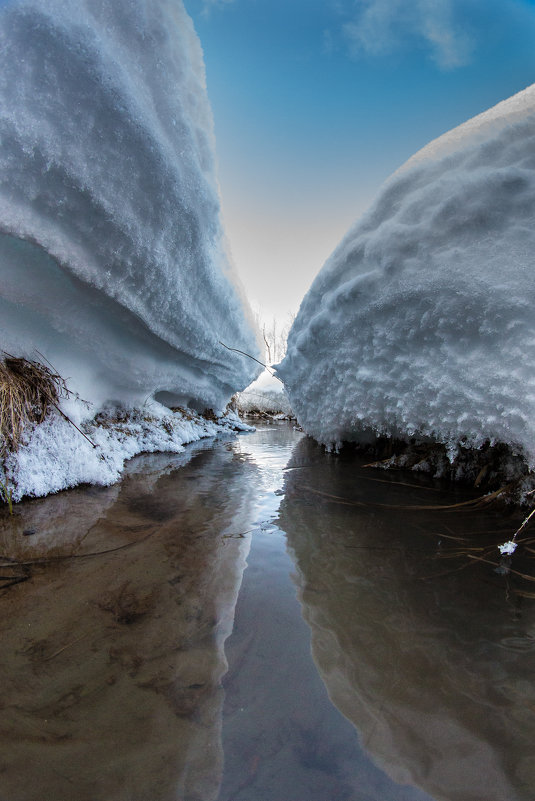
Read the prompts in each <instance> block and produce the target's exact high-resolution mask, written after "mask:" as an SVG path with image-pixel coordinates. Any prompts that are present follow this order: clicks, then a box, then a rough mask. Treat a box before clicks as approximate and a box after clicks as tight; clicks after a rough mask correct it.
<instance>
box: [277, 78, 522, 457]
mask: <svg viewBox="0 0 535 801" xmlns="http://www.w3.org/2000/svg"><path fill="white" fill-rule="evenodd" d="M534 253H535V86H531V87H529V88H528V89H526V90H524V91H523V92H520V93H519V94H518V95H515V96H514V97H512V98H510V99H509V100H506V101H504V102H502V103H500V104H499V105H497V106H496V107H495V108H492V109H490V111H487V112H485V113H483V114H481V115H479V116H477V117H475V118H474V119H472V120H470V121H469V122H467V123H465V124H464V125H461V126H459V127H458V128H456V129H454V130H453V131H451V132H450V133H447V134H445V135H444V136H442V137H440V138H439V139H437V140H436V141H434V142H432V143H431V144H429V145H428V146H427V147H425V148H424V149H423V150H421V151H420V152H419V153H417V154H416V155H415V156H413V157H412V158H411V159H410V160H409V161H408V162H407V163H406V164H405V165H404V166H403V167H402V168H401V169H400V170H398V171H397V172H396V173H394V175H393V176H392V177H391V178H390V179H389V180H388V181H387V183H386V184H385V185H384V187H383V188H382V190H381V191H380V193H379V195H378V197H377V199H376V201H375V203H374V204H373V205H372V207H371V208H370V210H369V211H368V212H367V213H366V214H365V215H364V216H363V217H362V218H361V219H360V220H358V221H357V223H356V224H355V225H354V226H353V228H352V229H351V230H350V231H349V232H348V234H347V235H346V237H345V238H344V239H343V240H342V242H341V244H340V245H339V246H338V247H337V249H336V250H335V251H334V253H333V254H332V256H331V257H330V258H329V260H328V261H327V262H326V264H325V265H324V267H323V269H322V270H321V272H320V273H319V275H318V276H317V278H316V279H315V281H314V283H313V284H312V287H311V288H310V290H309V292H308V294H307V295H306V297H305V299H304V301H303V303H302V305H301V308H300V311H299V314H298V316H297V319H296V321H295V323H294V326H293V328H292V330H291V332H290V336H289V342H288V352H287V356H286V358H285V359H284V360H283V362H282V363H281V365H280V366H279V368H278V374H279V375H280V376H281V377H282V378H283V379H284V382H285V385H286V389H287V391H288V394H289V397H290V403H291V405H292V408H293V410H294V412H295V413H296V415H297V418H298V420H299V422H300V423H301V425H302V426H303V427H304V429H305V430H306V431H307V432H308V433H309V434H311V435H312V436H313V437H315V438H316V439H317V440H318V441H320V442H322V443H324V444H326V445H335V444H337V443H340V442H342V441H351V440H358V439H363V438H367V437H368V436H372V435H375V434H376V433H380V434H386V435H389V436H396V437H401V438H405V439H406V438H407V437H411V436H413V435H420V436H422V437H431V438H433V439H438V440H440V441H442V442H446V443H449V444H451V445H452V446H455V445H456V444H457V443H459V442H460V441H464V442H465V443H467V444H469V445H471V446H473V447H477V446H479V445H480V444H482V443H483V442H484V441H486V440H487V439H488V440H491V441H502V442H505V443H509V444H512V445H513V446H520V447H521V448H522V449H523V450H524V453H525V454H526V455H527V457H528V460H529V462H530V464H531V466H533V465H534V464H535V375H534V372H533V365H534V364H535V314H534V309H535V281H534V276H533V264H534V262H533V259H534Z"/></svg>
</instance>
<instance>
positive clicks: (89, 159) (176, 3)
mask: <svg viewBox="0 0 535 801" xmlns="http://www.w3.org/2000/svg"><path fill="white" fill-rule="evenodd" d="M214 162H215V159H214V142H213V126H212V117H211V112H210V108H209V104H208V100H207V96H206V90H205V75H204V66H203V59H202V52H201V48H200V45H199V42H198V39H197V36H196V34H195V32H194V30H193V26H192V22H191V20H190V18H189V17H188V16H187V14H186V12H185V10H184V8H183V5H182V3H181V0H135V2H134V1H133V0H47V2H46V3H43V2H42V0H11V1H10V2H8V3H7V4H6V3H1V4H0V348H1V349H4V350H6V351H7V352H9V353H11V354H13V355H15V356H25V357H27V358H30V359H37V360H39V361H42V359H41V358H40V355H39V354H43V356H44V357H45V358H46V359H47V360H48V361H49V362H51V363H52V364H53V366H54V368H55V369H56V370H57V371H58V372H59V373H60V374H61V375H62V376H63V377H64V378H66V379H68V385H69V387H70V389H72V390H74V391H75V392H78V393H79V394H80V395H81V396H82V397H83V398H84V399H85V400H88V401H90V402H92V403H93V404H94V406H93V413H94V411H95V410H98V408H100V407H101V406H102V405H103V404H104V403H106V402H116V401H118V402H119V403H121V404H123V405H127V406H134V405H140V404H142V403H143V402H144V401H145V400H146V399H147V398H148V397H151V396H153V397H155V398H156V399H157V400H158V401H160V402H162V403H165V404H167V405H169V406H175V405H182V406H187V405H190V406H191V407H193V408H195V409H198V410H203V409H204V408H213V409H215V410H221V409H222V408H223V407H224V406H225V404H226V402H227V401H228V399H229V398H230V396H231V395H232V394H233V393H234V392H235V391H236V390H241V389H243V388H244V387H246V386H247V385H248V384H249V383H250V382H251V381H252V380H253V379H254V378H255V376H256V375H257V374H258V372H259V370H258V369H257V367H256V365H255V363H254V362H253V361H251V360H249V359H245V358H244V357H243V356H241V355H239V354H237V353H233V352H231V351H229V350H226V349H225V348H223V347H222V346H221V345H220V344H219V341H220V340H221V341H223V342H225V343H226V344H228V345H229V346H231V347H234V348H238V349H241V350H244V351H247V352H249V353H252V354H257V355H258V346H257V340H256V335H255V333H254V327H253V325H252V324H251V323H250V322H249V318H250V315H249V312H248V311H247V305H246V303H244V301H243V299H242V292H241V289H240V288H239V286H238V285H237V282H236V280H235V278H234V275H233V273H232V269H231V266H230V263H229V258H228V255H227V251H226V244H225V239H224V236H223V232H222V227H221V222H220V208H219V196H218V186H217V181H216V175H215V166H214Z"/></svg>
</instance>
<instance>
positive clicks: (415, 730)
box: [279, 439, 535, 801]
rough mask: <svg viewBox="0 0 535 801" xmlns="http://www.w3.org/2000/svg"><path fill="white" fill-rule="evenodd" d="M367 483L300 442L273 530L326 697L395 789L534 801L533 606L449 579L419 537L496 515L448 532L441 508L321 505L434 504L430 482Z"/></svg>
mask: <svg viewBox="0 0 535 801" xmlns="http://www.w3.org/2000/svg"><path fill="white" fill-rule="evenodd" d="M374 477H375V478H377V474H376V473H374V474H373V477H372V476H370V472H369V471H365V470H363V469H362V468H361V467H360V466H359V465H358V464H356V463H355V460H354V459H353V457H344V456H343V455H342V456H339V457H337V456H332V457H329V456H328V455H327V456H326V455H325V454H324V453H323V452H322V451H321V449H319V448H318V447H317V446H315V445H314V443H312V442H311V441H310V440H308V439H303V440H301V442H300V443H299V444H298V445H297V446H296V448H295V450H294V454H293V459H292V462H291V463H290V465H289V469H288V470H287V481H286V495H285V498H284V499H283V501H282V505H281V510H280V519H279V525H280V526H281V528H283V529H284V530H285V531H286V533H287V537H288V543H289V547H290V549H291V551H292V553H293V555H294V558H295V562H296V565H297V568H298V576H297V579H296V580H297V582H298V586H299V594H300V598H301V602H302V606H303V613H304V616H305V618H306V620H307V622H308V624H309V625H310V627H311V631H312V647H313V655H314V659H315V662H316V664H317V666H318V668H319V670H320V673H321V675H322V678H323V680H324V682H325V684H326V687H327V689H328V692H329V695H330V697H331V699H332V700H333V701H334V703H335V704H336V705H337V707H338V708H339V709H340V710H341V711H342V712H343V714H344V715H345V716H346V717H347V718H348V719H349V720H350V721H352V723H353V724H354V725H355V727H356V728H357V730H358V732H359V736H360V739H361V742H362V744H363V745H364V747H365V748H366V749H367V750H368V751H369V752H370V754H371V755H372V756H373V758H374V760H375V761H376V762H377V764H378V765H380V766H381V767H382V768H383V769H384V770H385V771H386V772H387V773H388V774H389V775H390V776H391V777H392V778H393V779H394V780H395V781H396V782H399V783H406V784H411V785H414V786H417V787H420V788H422V789H423V790H425V791H426V792H427V793H429V794H430V795H432V796H433V798H435V799H437V801H482V800H483V799H485V801H505V799H507V801H520V800H521V801H531V799H533V797H534V796H535V763H534V761H533V757H532V752H533V741H534V739H535V687H534V685H533V675H534V671H535V652H534V648H533V646H534V644H535V616H534V609H533V606H526V607H525V608H523V609H520V608H519V606H518V604H516V603H513V602H512V601H509V600H508V599H507V597H506V594H505V592H504V591H502V589H501V588H500V584H499V582H500V581H501V579H500V578H499V577H498V576H496V574H495V573H492V571H491V572H489V569H488V568H487V569H483V570H481V569H468V570H461V571H454V572H449V571H447V570H446V569H445V566H444V563H441V562H440V561H439V560H436V558H435V556H436V537H435V538H429V537H426V536H425V534H426V532H428V531H436V530H437V526H438V525H441V526H446V528H443V530H445V531H452V527H453V529H455V527H456V526H457V527H458V528H460V529H462V530H466V529H467V528H468V529H470V530H472V531H474V530H475V529H477V528H478V527H480V528H481V529H484V528H485V526H486V527H487V528H488V527H496V525H497V520H496V519H495V518H493V517H492V514H491V515H490V516H487V517H485V518H484V517H483V513H481V512H480V513H478V514H477V516H474V514H472V515H471V516H470V515H460V514H456V515H455V516H452V515H451V514H450V517H449V518H448V520H447V525H446V522H445V521H444V518H443V517H442V518H441V519H440V520H438V519H437V515H436V513H435V515H434V516H433V517H431V516H430V515H428V514H426V513H423V512H413V513H408V512H403V513H402V512H399V511H397V512H394V511H390V512H389V511H387V510H384V509H378V508H373V507H362V508H357V507H355V506H347V505H343V504H341V503H337V502H335V501H334V500H333V499H329V498H328V495H332V496H338V497H344V498H351V499H357V500H360V501H366V502H372V503H373V502H374V501H378V502H381V503H388V504H393V505H395V504H396V503H409V502H411V503H431V502H433V503H440V502H441V501H440V498H441V495H440V492H439V491H438V489H437V487H434V486H430V487H429V489H427V488H426V487H425V486H422V489H421V490H419V489H418V488H413V489H407V487H401V486H399V485H396V484H391V486H388V483H387V484H384V483H382V482H383V481H386V482H389V481H390V478H389V477H388V476H387V475H386V474H381V475H380V477H379V478H380V480H381V483H378V482H377V481H374ZM411 481H412V479H411ZM414 482H415V483H416V482H417V479H414ZM424 484H425V480H424ZM318 491H321V493H322V494H319V492H318ZM432 492H435V493H438V494H437V495H436V496H435V498H436V500H435V498H434V499H433V501H431V500H430V493H432ZM409 493H412V499H411V498H410V495H409ZM445 500H446V502H448V500H447V498H445ZM449 500H450V502H451V497H450V499H449ZM446 567H447V565H446ZM433 574H441V575H439V576H438V575H437V577H436V578H434V579H432V580H429V576H430V575H433Z"/></svg>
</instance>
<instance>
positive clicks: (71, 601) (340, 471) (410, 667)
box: [0, 423, 535, 801]
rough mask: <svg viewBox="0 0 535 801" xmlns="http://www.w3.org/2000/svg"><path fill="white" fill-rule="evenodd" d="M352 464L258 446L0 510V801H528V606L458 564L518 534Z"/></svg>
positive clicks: (247, 441) (277, 444) (285, 442)
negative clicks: (464, 547) (464, 546)
mask: <svg viewBox="0 0 535 801" xmlns="http://www.w3.org/2000/svg"><path fill="white" fill-rule="evenodd" d="M365 465H366V460H365V459H362V458H359V457H358V456H356V455H355V453H354V452H352V451H343V452H342V453H340V454H328V453H325V451H324V450H323V449H322V448H320V447H319V446H317V445H316V444H315V443H314V442H313V441H312V440H310V439H309V438H307V437H305V436H304V435H303V434H302V433H300V432H299V431H296V430H295V429H294V428H293V426H291V425H289V424H286V423H280V424H272V425H263V426H261V427H259V428H258V430H257V431H256V432H255V433H253V434H246V435H240V436H238V437H232V438H230V437H229V438H228V439H220V440H217V441H216V442H212V441H210V442H202V443H197V444H195V445H192V446H190V447H188V448H187V449H186V450H185V452H184V453H182V454H179V455H177V456H172V455H171V456H170V455H169V454H156V455H150V456H149V455H147V456H141V457H138V458H136V459H134V460H132V461H131V462H130V464H129V465H128V469H127V471H126V474H125V477H124V479H123V481H122V482H121V483H120V484H117V485H114V486H112V487H108V488H95V487H85V488H78V489H75V490H72V491H68V492H64V493H60V494H58V495H56V496H52V497H49V498H45V499H41V500H34V501H29V502H25V503H22V504H20V505H19V506H18V507H17V509H16V514H15V515H14V516H13V517H9V515H8V514H7V511H6V510H3V511H2V513H1V517H0V538H1V539H0V542H1V553H2V556H3V560H2V565H3V567H2V571H1V572H2V575H3V578H2V581H1V583H0V589H1V588H2V587H3V589H2V590H1V592H0V604H1V606H2V615H1V616H0V628H1V636H2V643H3V648H2V652H1V654H0V681H1V686H2V689H3V692H2V699H1V705H2V713H1V716H0V801H429V800H430V799H435V801H532V799H533V798H534V797H535V767H534V764H533V759H532V744H533V741H534V739H535V687H534V685H533V675H534V674H535V614H534V609H535V607H534V606H533V603H534V602H533V600H531V599H530V598H528V597H526V594H525V588H524V589H523V588H522V587H520V588H519V586H518V583H515V577H514V574H513V573H512V572H511V569H510V568H511V563H510V561H504V560H500V559H499V558H496V560H491V561H492V562H493V563H492V564H488V563H487V562H483V561H481V560H477V559H474V558H473V555H474V553H476V551H474V550H472V551H470V553H469V552H468V551H467V552H466V553H465V554H464V555H463V554H460V553H457V552H458V551H459V542H461V541H462V542H465V541H466V542H468V543H469V544H470V548H472V549H475V548H476V547H477V543H487V542H488V539H489V537H497V538H498V539H500V537H501V541H503V540H506V539H508V538H509V536H510V534H511V533H512V531H514V530H515V527H516V525H518V516H516V517H515V515H514V514H509V513H506V512H504V511H503V510H496V511H494V510H493V509H489V510H485V511H481V510H478V511H462V507H460V508H459V507H457V508H456V509H455V510H453V509H452V510H449V511H448V510H437V509H436V508H433V509H431V508H430V507H437V506H447V505H452V504H456V503H457V504H458V503H462V502H463V501H464V500H467V499H470V498H471V497H474V495H475V494H476V493H475V492H473V491H470V490H468V489H461V488H457V489H455V490H453V489H452V488H451V487H446V486H445V485H441V484H440V483H439V482H436V481H433V480H432V479H430V478H429V477H427V476H423V475H419V474H413V473H410V474H406V473H405V474H404V473H401V472H392V473H390V472H385V471H381V470H376V469H373V468H369V467H366V466H365ZM408 506H410V507H412V508H411V509H407V508H406V507H408ZM467 554H468V555H467ZM15 582H17V583H15ZM519 589H520V593H519ZM522 593H524V594H522Z"/></svg>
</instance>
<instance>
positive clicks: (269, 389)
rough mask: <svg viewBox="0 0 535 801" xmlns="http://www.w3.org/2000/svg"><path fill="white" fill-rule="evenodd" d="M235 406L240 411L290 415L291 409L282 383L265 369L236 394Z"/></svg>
mask: <svg viewBox="0 0 535 801" xmlns="http://www.w3.org/2000/svg"><path fill="white" fill-rule="evenodd" d="M236 402H237V406H238V409H239V410H240V412H243V413H245V414H256V413H258V412H261V413H263V414H268V415H281V416H284V417H292V416H293V415H292V409H291V407H290V402H289V400H288V396H287V394H286V392H285V390H284V384H283V383H282V382H281V381H280V379H278V378H275V376H274V375H273V373H272V372H271V371H270V370H268V369H266V370H264V372H263V373H262V374H261V375H259V376H258V378H257V379H256V381H253V383H252V384H251V385H250V386H248V387H247V389H245V390H244V391H243V392H239V393H238V395H237V400H236Z"/></svg>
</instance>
